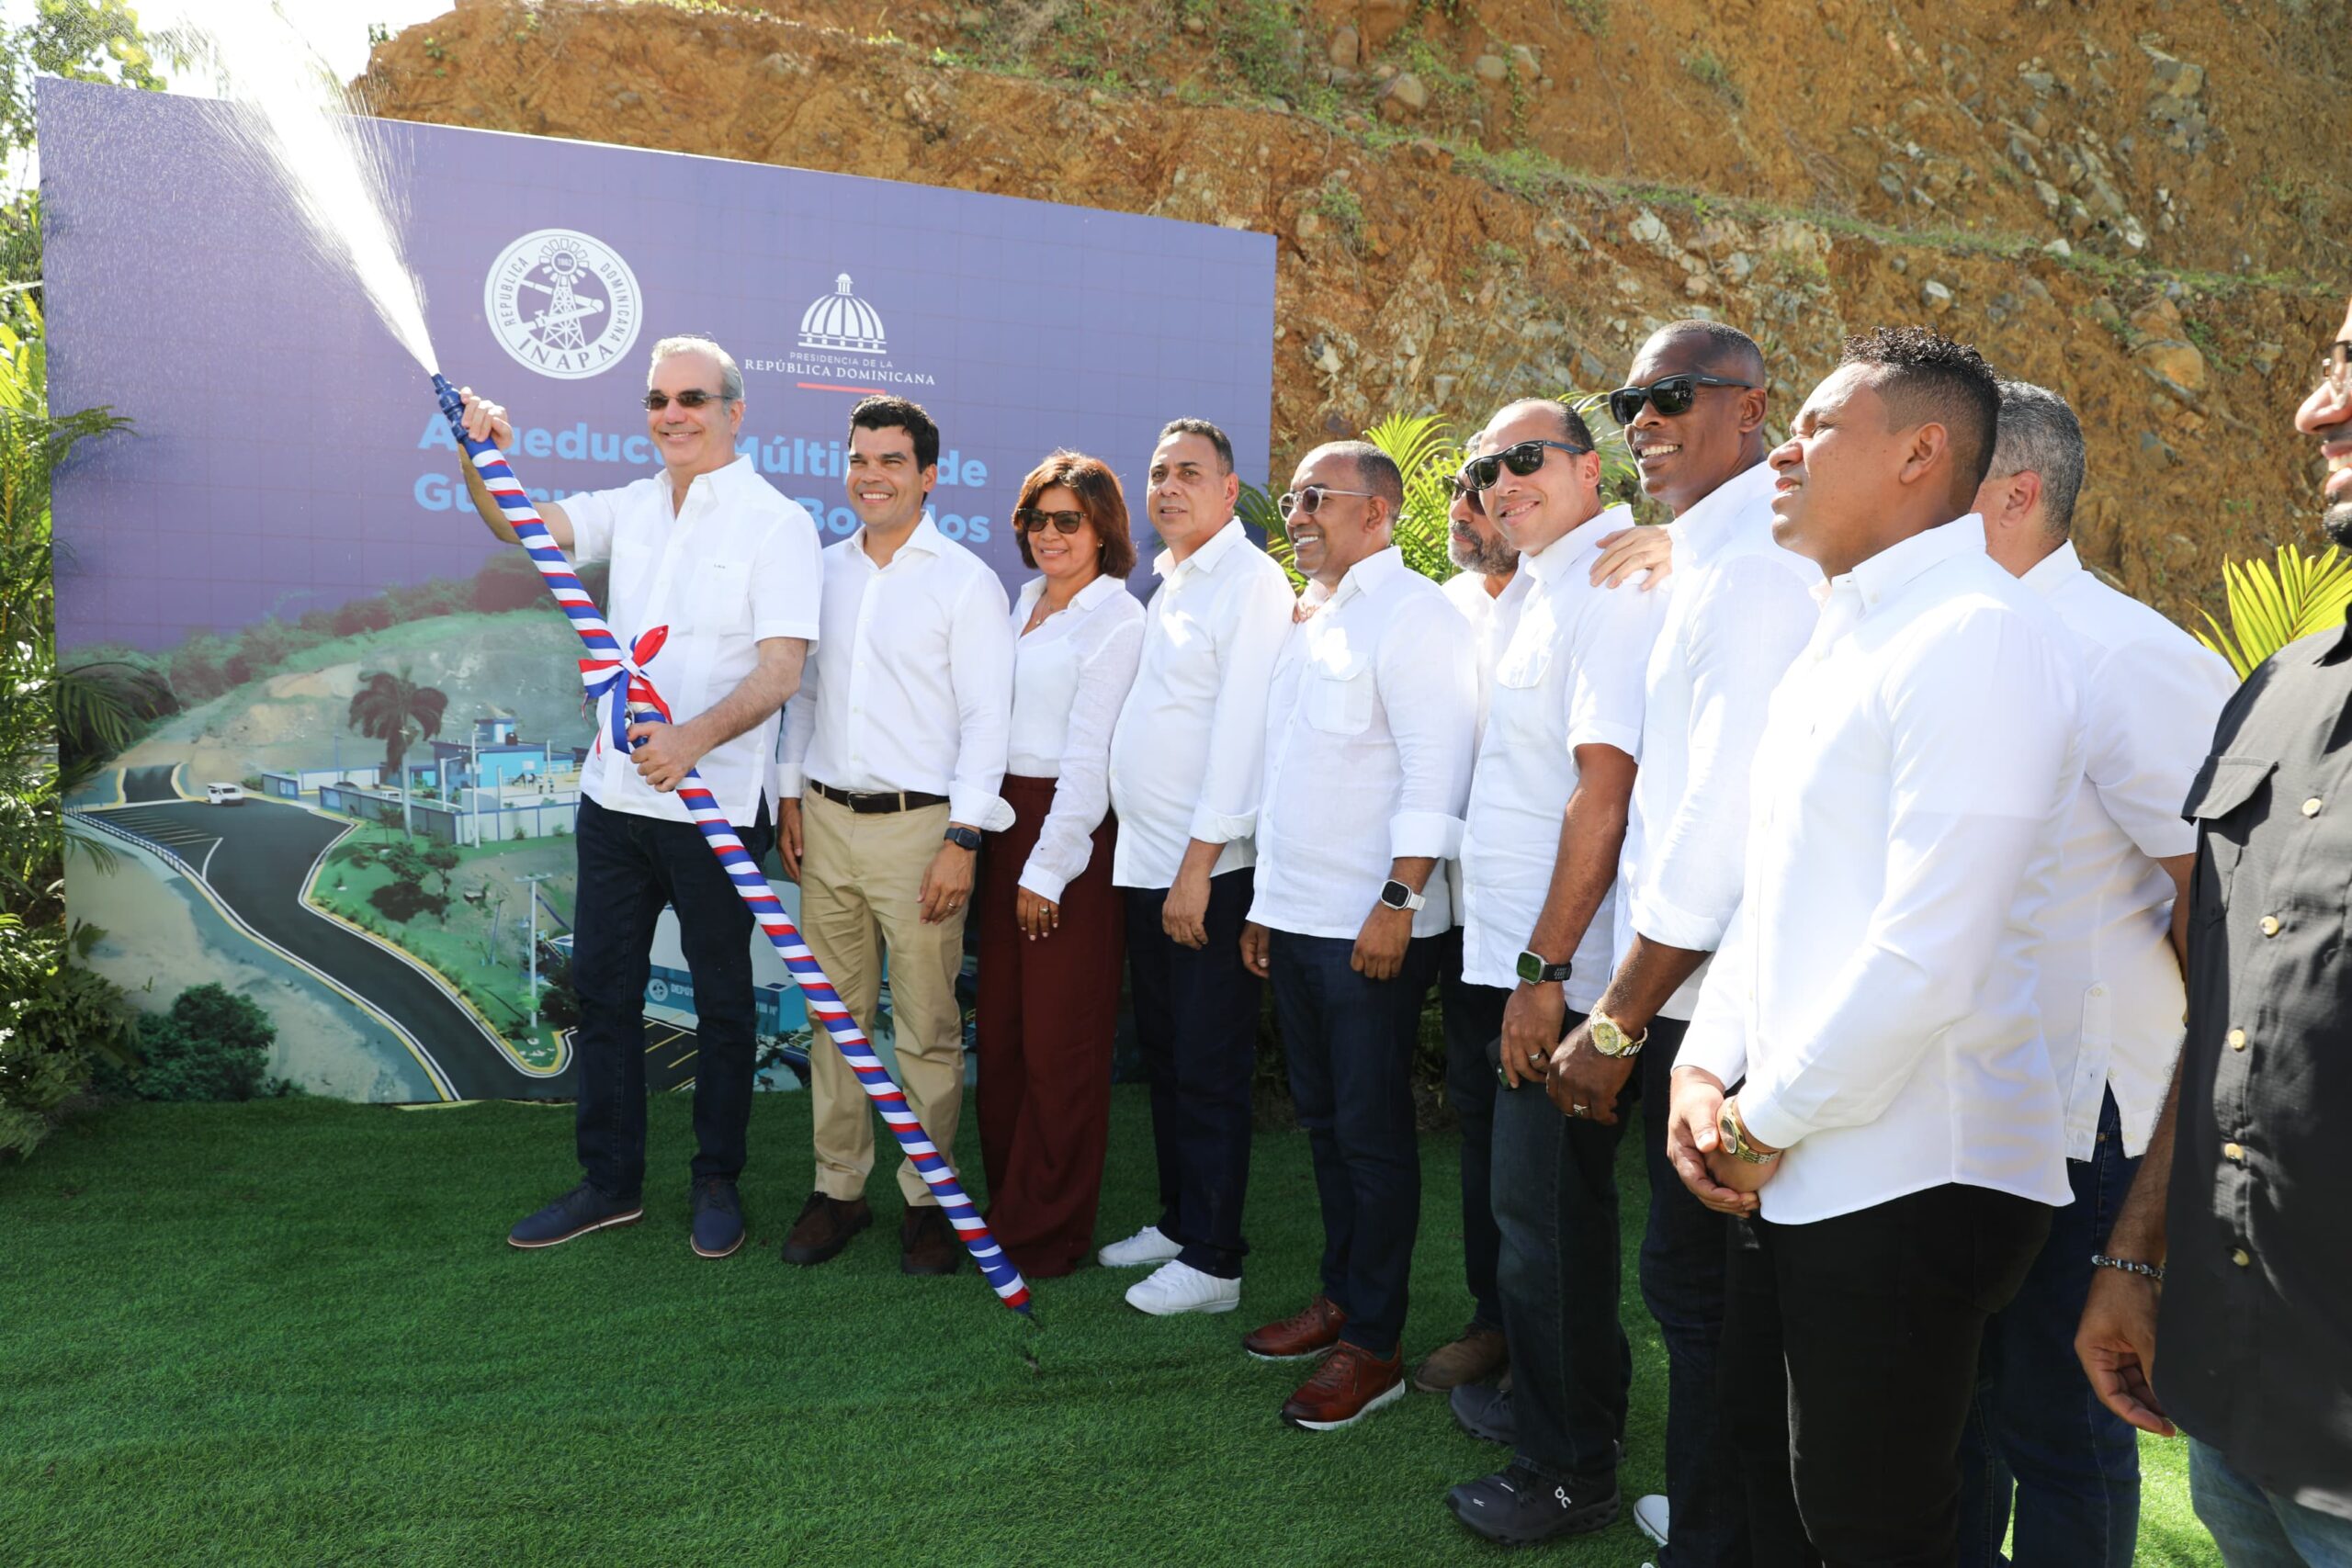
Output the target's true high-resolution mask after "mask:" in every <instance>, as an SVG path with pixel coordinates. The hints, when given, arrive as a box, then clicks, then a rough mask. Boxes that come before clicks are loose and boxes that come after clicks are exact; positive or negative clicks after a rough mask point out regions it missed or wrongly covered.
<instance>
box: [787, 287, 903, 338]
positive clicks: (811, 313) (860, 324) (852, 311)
mask: <svg viewBox="0 0 2352 1568" xmlns="http://www.w3.org/2000/svg"><path fill="white" fill-rule="evenodd" d="M800 346H801V347H803V348H831V349H846V350H848V351H849V352H850V353H852V354H888V352H889V344H888V342H887V341H886V340H885V339H884V337H883V335H882V318H881V316H880V315H879V314H877V313H876V310H875V309H874V307H873V306H871V305H869V304H867V303H866V302H865V300H863V299H859V298H858V297H857V295H856V294H855V293H854V291H853V290H852V289H851V288H850V282H849V274H847V273H842V275H841V276H839V277H836V278H834V279H833V291H832V292H831V294H820V295H819V296H817V298H816V299H813V300H811V301H810V302H809V308H808V309H807V310H803V311H802V312H800Z"/></svg>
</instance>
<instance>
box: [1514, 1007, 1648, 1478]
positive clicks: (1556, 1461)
mask: <svg viewBox="0 0 2352 1568" xmlns="http://www.w3.org/2000/svg"><path fill="white" fill-rule="evenodd" d="M1582 1021H1583V1016H1582V1015H1581V1014H1579V1013H1574V1012H1571V1013H1570V1014H1568V1015H1567V1020H1566V1027H1567V1028H1570V1029H1573V1028H1575V1027H1576V1026H1577V1024H1578V1023H1580V1022H1582ZM1488 1076H1489V1077H1492V1069H1491V1068H1490V1069H1489V1070H1488ZM1634 1081H1636V1080H1628V1082H1627V1085H1626V1092H1625V1093H1624V1094H1623V1095H1621V1096H1620V1097H1619V1100H1618V1117H1619V1120H1618V1123H1617V1125H1615V1126H1611V1127H1604V1126H1602V1125H1601V1124H1600V1123H1599V1122H1589V1121H1580V1120H1577V1119H1576V1118H1573V1117H1569V1116H1566V1115H1564V1114H1563V1113H1562V1112H1561V1111H1560V1110H1559V1108H1558V1107H1556V1106H1555V1105H1554V1104H1553V1103H1552V1100H1551V1097H1550V1096H1549V1095H1547V1094H1545V1093H1544V1086H1543V1085H1542V1084H1540V1083H1522V1084H1521V1086H1520V1087H1519V1088H1517V1089H1509V1088H1505V1087H1504V1086H1502V1085H1501V1084H1497V1085H1496V1087H1495V1166H1494V1204H1495V1224H1497V1226H1498V1227H1499V1229H1500V1230H1501V1232H1502V1256H1501V1259H1500V1262H1499V1264H1498V1269H1497V1280H1498V1283H1499V1285H1500V1286H1501V1290H1502V1303H1503V1332H1504V1333H1505V1334H1506V1335H1507V1336H1509V1337H1510V1378H1511V1396H1510V1402H1511V1414H1512V1416H1513V1417H1514V1418H1515V1419H1516V1420H1517V1421H1518V1423H1519V1453H1518V1459H1519V1461H1520V1462H1521V1464H1524V1465H1526V1466H1527V1467H1528V1468H1529V1469H1531V1470H1532V1471H1534V1472H1536V1473H1537V1474H1538V1475H1541V1476H1543V1477H1544V1479H1545V1480H1547V1481H1554V1482H1561V1481H1568V1480H1572V1479H1589V1480H1594V1481H1598V1480H1600V1479H1602V1478H1605V1477H1607V1476H1610V1475H1611V1474H1613V1473H1614V1472H1616V1469H1617V1443H1618V1440H1619V1439H1620V1438H1623V1436H1624V1432H1625V1408H1626V1402H1627V1398H1628V1395H1629V1393H1630V1391H1631V1389H1632V1386H1633V1381H1634V1348H1633V1346H1632V1345H1631V1344H1630V1343H1629V1342H1628V1341H1627V1340H1626V1338H1625V1330H1624V1328H1623V1325H1621V1324H1620V1323H1619V1322H1618V1318H1617V1296H1618V1291H1619V1288H1620V1275H1621V1272H1622V1270H1621V1269H1620V1266H1619V1249H1618V1230H1617V1178H1616V1173H1615V1165H1616V1160H1617V1144H1618V1141H1619V1139H1621V1138H1622V1137H1623V1135H1624V1121H1623V1118H1624V1115H1625V1112H1626V1110H1627V1108H1628V1106H1629V1104H1630V1102H1631V1100H1632V1099H1633V1089H1634Z"/></svg>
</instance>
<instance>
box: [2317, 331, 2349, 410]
mask: <svg viewBox="0 0 2352 1568" xmlns="http://www.w3.org/2000/svg"><path fill="white" fill-rule="evenodd" d="M2319 378H2320V379H2321V380H2323V381H2324V382H2326V383H2327V389H2328V390H2329V391H2331V392H2333V393H2335V395H2336V396H2337V397H2339V398H2343V397H2352V338H2345V339H2343V340H2341V341H2339V342H2336V343H2332V344H2328V345H2327V352H2326V353H2325V354H2323V355H2320V356H2319Z"/></svg>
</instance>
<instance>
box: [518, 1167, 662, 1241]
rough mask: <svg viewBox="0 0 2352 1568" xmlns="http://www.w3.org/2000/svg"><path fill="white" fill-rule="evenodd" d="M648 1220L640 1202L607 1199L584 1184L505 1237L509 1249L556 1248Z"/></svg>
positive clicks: (525, 1221) (642, 1202) (643, 1204)
mask: <svg viewBox="0 0 2352 1568" xmlns="http://www.w3.org/2000/svg"><path fill="white" fill-rule="evenodd" d="M643 1218H645V1203H644V1201H643V1200H642V1199H638V1198H628V1199H622V1198H608V1197H606V1196H605V1194H604V1193H602V1192H599V1191H597V1190H595V1189H594V1188H593V1187H591V1186H589V1185H588V1184H587V1183H586V1182H584V1181H583V1182H582V1183H581V1184H580V1185H579V1186H577V1187H575V1188H573V1189H572V1190H571V1191H569V1192H567V1193H565V1194H564V1195H563V1196H562V1197H560V1198H559V1199H557V1200H556V1201H554V1202H552V1203H549V1204H548V1206H547V1207H546V1208H544V1209H541V1210H540V1211H539V1212H538V1213H536V1214H533V1215H532V1216H531V1217H530V1218H528V1219H526V1220H524V1221H521V1222H520V1223H518V1224H516V1225H515V1228H514V1229H513V1230H511V1231H508V1232H507V1233H506V1244H507V1245H508V1246H509V1247H554V1246H556V1245H557V1244H559V1243H560V1242H567V1241H570V1240H571V1238H572V1237H573V1236H576V1235H587V1234H588V1233H589V1232H590V1231H600V1230H604V1229H606V1228H607V1227H609V1226H613V1225H633V1224H637V1222H638V1221H639V1220H641V1219H643Z"/></svg>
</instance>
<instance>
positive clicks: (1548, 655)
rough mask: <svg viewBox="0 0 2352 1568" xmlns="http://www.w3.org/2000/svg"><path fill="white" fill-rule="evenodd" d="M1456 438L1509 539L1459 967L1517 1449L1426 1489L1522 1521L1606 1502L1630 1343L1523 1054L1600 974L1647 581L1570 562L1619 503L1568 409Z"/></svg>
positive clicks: (1651, 609) (1577, 1141)
mask: <svg viewBox="0 0 2352 1568" xmlns="http://www.w3.org/2000/svg"><path fill="white" fill-rule="evenodd" d="M1478 445H1479V447H1480V455H1479V456H1478V457H1474V458H1473V459H1471V461H1470V462H1469V463H1468V464H1466V465H1465V466H1464V478H1465V479H1466V480H1467V482H1468V483H1469V484H1471V485H1472V486H1473V487H1474V488H1476V490H1477V491H1479V494H1480V497H1481V500H1482V502H1483V503H1484V505H1485V507H1486V511H1487V516H1489V517H1491V518H1492V519H1494V521H1495V523H1496V525H1498V526H1499V527H1500V528H1501V529H1502V531H1503V534H1504V536H1506V537H1508V538H1509V539H1510V541H1511V543H1512V544H1514V545H1515V546H1517V547H1518V548H1519V551H1520V558H1519V573H1518V575H1517V576H1516V577H1514V578H1513V579H1512V580H1511V584H1510V587H1509V588H1508V589H1506V590H1504V592H1503V594H1502V597H1501V598H1499V599H1498V600H1497V601H1496V602H1495V614H1496V615H1497V616H1498V617H1499V619H1498V622H1497V626H1496V637H1497V641H1498V645H1499V647H1500V649H1501V651H1500V652H1499V653H1498V655H1497V657H1496V660H1495V669H1494V678H1493V681H1492V682H1491V684H1490V686H1489V689H1488V693H1487V699H1488V700H1487V728H1486V734H1485V736H1484V738H1483V739H1481V740H1480V742H1479V747H1478V757H1477V761H1476V764H1475V768H1474V771H1473V773H1472V777H1471V783H1470V807H1469V811H1468V813H1467V827H1466V829H1465V830H1464V834H1463V842H1462V878H1463V891H1464V900H1465V902H1466V904H1467V911H1466V916H1465V919H1464V922H1463V938H1462V940H1463V958H1462V974H1463V979H1464V982H1465V983H1466V984H1469V985H1473V986H1482V987H1492V988H1496V989H1499V990H1502V991H1504V992H1506V993H1507V994H1506V998H1505V1000H1504V1003H1503V1010H1502V1020H1503V1021H1502V1032H1501V1037H1500V1039H1499V1040H1498V1043H1497V1050H1498V1057H1499V1070H1500V1072H1501V1074H1502V1076H1503V1078H1504V1084H1503V1086H1502V1087H1500V1088H1498V1090H1497V1091H1496V1095H1495V1110H1494V1188H1493V1199H1494V1207H1495V1223H1496V1225H1497V1227H1498V1230H1499V1231H1500V1233H1501V1256H1500V1258H1499V1260H1498V1265H1497V1284H1498V1291H1499V1293H1500V1295H1501V1297H1502V1313H1503V1327H1504V1331H1505V1333H1506V1335H1507V1336H1508V1337H1509V1339H1510V1370H1511V1394H1510V1403H1511V1408H1512V1414H1513V1416H1515V1418H1516V1434H1515V1435H1516V1439H1517V1440H1516V1444H1515V1447H1516V1450H1517V1451H1516V1453H1515V1454H1514V1456H1513V1458H1512V1461H1511V1462H1510V1465H1509V1466H1508V1467H1507V1468H1506V1469H1504V1470H1503V1471H1501V1472H1498V1473H1496V1474H1493V1475H1488V1476H1483V1477H1481V1478H1479V1479H1477V1480H1475V1481H1469V1482H1465V1483H1463V1484H1461V1485H1459V1486H1456V1487H1454V1488H1453V1490H1452V1492H1451V1493H1450V1494H1449V1495H1448V1498H1447V1501H1448V1504H1449V1506H1451V1507H1452V1508H1453V1512H1454V1515H1455V1517H1457V1518H1459V1519H1461V1520H1462V1522H1463V1523H1464V1525H1465V1526H1467V1527H1468V1528H1469V1529H1472V1530H1474V1531H1476V1532H1477V1533H1479V1534H1481V1535H1484V1536H1487V1538H1488V1539H1491V1540H1503V1541H1509V1542H1522V1541H1532V1540H1547V1539H1549V1538H1551V1537H1553V1536H1556V1535H1562V1534H1567V1533H1573V1532H1576V1531H1579V1530H1589V1529H1600V1528H1601V1527H1602V1526H1603V1525H1605V1524H1607V1523H1608V1522H1609V1521H1610V1519H1611V1518H1613V1517H1615V1516H1616V1512H1617V1482H1616V1469H1617V1436H1618V1433H1619V1432H1621V1431H1622V1430H1623V1427H1624V1421H1625V1407H1626V1396H1627V1393H1628V1390H1629V1387H1630V1383H1631V1379H1632V1365H1633V1361H1632V1352H1631V1349H1630V1347H1629V1346H1628V1345H1627V1343H1626V1340H1625V1337H1624V1331H1623V1329H1622V1328H1621V1327H1620V1326H1619V1325H1618V1322H1617V1316H1616V1312H1615V1309H1614V1307H1613V1305H1612V1304H1611V1303H1613V1301H1614V1292H1601V1291H1596V1290H1593V1289H1592V1288H1591V1285H1592V1282H1593V1281H1594V1280H1596V1279H1599V1278H1602V1277H1613V1276H1614V1274H1615V1271H1616V1269H1617V1267H1618V1261H1617V1188H1616V1182H1615V1179H1614V1177H1613V1176H1612V1174H1611V1168H1612V1161H1613V1157H1614V1154H1615V1150H1616V1145H1617V1139H1618V1131H1617V1129H1616V1128H1615V1127H1611V1126H1605V1125H1603V1124H1602V1123H1600V1122H1595V1121H1590V1120H1585V1121H1573V1120H1571V1119H1569V1118H1568V1117H1566V1116H1564V1115H1562V1114H1561V1113H1560V1112H1559V1111H1555V1110H1554V1109H1553V1106H1552V1102H1551V1100H1549V1099H1547V1098H1546V1097H1545V1095H1544V1074H1545V1072H1546V1071H1548V1070H1549V1066H1550V1064H1551V1060H1552V1053H1553V1052H1554V1051H1555V1049H1556V1048H1557V1047H1558V1045H1559V1043H1560V1041H1561V1040H1562V1039H1563V1038H1564V1037H1565V1036H1566V1034H1567V1032H1568V1031H1569V1030H1571V1029H1573V1028H1574V1027H1575V1026H1576V1025H1577V1023H1579V1022H1581V1021H1583V1016H1584V1014H1585V1012H1586V1011H1587V1010H1589V1008H1590V1007H1591V1006H1592V1004H1593V1003H1594V1001H1596V1000H1597V999H1599V998H1600V989H1601V987H1602V986H1603V985H1604V984H1606V983H1607V981H1608V978H1609V970H1610V948H1611V929H1612V921H1613V917H1612V915H1611V890H1612V889H1613V887H1614V886H1615V884H1616V881H1617V860H1618V856H1619V854H1620V853H1621V852H1622V851H1623V844H1624V834H1625V820H1626V816H1627V813H1628V811H1629V809H1630V807H1631V802H1632V797H1633V790H1634V756H1635V754H1636V753H1637V752H1638V751H1639V750H1641V739H1642V671H1643V668H1644V667H1645V665H1646V664H1647V663H1648V661H1649V656H1650V643H1651V641H1652V640H1653V639H1654V638H1655V637H1657V623H1658V616H1659V613H1660V611H1661V609H1662V606H1663V602H1662V601H1661V600H1660V598H1659V597H1658V595H1657V594H1654V593H1639V592H1612V591H1611V590H1610V589H1607V588H1603V587H1599V586H1596V585H1595V584H1594V583H1593V581H1592V580H1591V570H1592V567H1593V564H1594V563H1595V562H1596V561H1597V560H1598V559H1599V558H1600V540H1601V539H1602V538H1603V537H1604V536H1608V535H1610V534H1613V533H1615V532H1617V531H1618V530H1620V529H1622V528H1624V527H1626V526H1627V525H1629V524H1631V522H1632V521H1633V518H1632V513H1630V511H1629V510H1628V509H1627V508H1625V507H1623V506H1613V507H1606V508H1604V506H1603V505H1602V502H1601V497H1600V455H1599V454H1598V453H1596V452H1595V451H1594V450H1593V441H1592V433H1591V432H1590V431H1589V429H1587V428H1586V426H1585V423H1584V421H1583V419H1581V418H1580V417H1579V416H1578V415H1577V412H1576V411H1575V410H1574V409H1572V408H1570V407H1568V406H1567V405H1566V403H1562V402H1557V401H1555V400H1551V399H1548V398H1533V399H1528V400H1523V401H1520V402H1514V403H1511V404H1509V405H1508V406H1506V407H1504V408H1503V409H1501V410H1500V411H1499V412H1497V413H1496V415H1495V417H1494V418H1493V419H1492V420H1490V421H1488V422H1487V428H1486V432H1485V434H1483V435H1482V436H1481V437H1480V439H1479V443H1478ZM1492 1392H1493V1391H1492V1390H1491V1389H1490V1388H1488V1387H1487V1385H1483V1384H1471V1383H1464V1384H1460V1385H1457V1386H1456V1387H1455V1389H1454V1390H1453V1394H1452V1395H1450V1396H1449V1397H1450V1398H1452V1399H1453V1402H1454V1405H1455V1411H1456V1415H1457V1416H1464V1408H1463V1407H1464V1401H1466V1400H1469V1399H1472V1398H1474V1397H1476V1396H1478V1395H1479V1394H1482V1393H1484V1394H1491V1393H1492ZM1464 1424H1465V1425H1471V1424H1472V1421H1471V1419H1470V1418H1468V1417H1466V1416H1464ZM1474 1429H1475V1428H1474ZM1488 1429H1489V1430H1492V1428H1491V1427H1489V1428H1488ZM1559 1497H1566V1498H1571V1499H1573V1502H1572V1503H1570V1504H1563V1503H1559V1502H1556V1501H1555V1498H1559Z"/></svg>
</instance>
